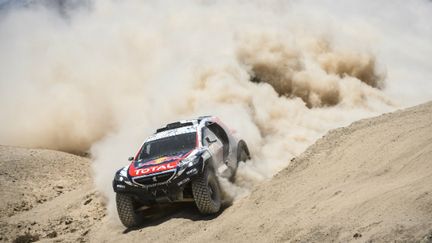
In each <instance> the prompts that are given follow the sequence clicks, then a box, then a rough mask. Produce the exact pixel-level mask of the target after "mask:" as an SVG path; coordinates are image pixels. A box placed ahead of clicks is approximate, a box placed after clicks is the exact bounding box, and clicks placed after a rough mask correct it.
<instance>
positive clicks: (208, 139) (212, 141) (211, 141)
mask: <svg viewBox="0 0 432 243" xmlns="http://www.w3.org/2000/svg"><path fill="white" fill-rule="evenodd" d="M205 140H206V141H207V143H208V144H212V143H216V139H215V140H211V139H210V138H209V137H206V138H205Z"/></svg>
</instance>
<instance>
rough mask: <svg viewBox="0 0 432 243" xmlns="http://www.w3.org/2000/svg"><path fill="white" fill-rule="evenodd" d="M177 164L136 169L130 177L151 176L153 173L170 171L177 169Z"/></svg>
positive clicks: (175, 162)
mask: <svg viewBox="0 0 432 243" xmlns="http://www.w3.org/2000/svg"><path fill="white" fill-rule="evenodd" d="M177 164H178V162H177V161H174V162H170V163H166V164H163V165H156V166H152V167H147V168H143V169H137V170H135V171H134V173H133V174H132V176H140V175H148V174H153V173H157V172H162V171H166V170H172V169H175V168H176V167H177Z"/></svg>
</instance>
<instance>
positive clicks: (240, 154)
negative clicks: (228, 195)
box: [229, 140, 251, 182]
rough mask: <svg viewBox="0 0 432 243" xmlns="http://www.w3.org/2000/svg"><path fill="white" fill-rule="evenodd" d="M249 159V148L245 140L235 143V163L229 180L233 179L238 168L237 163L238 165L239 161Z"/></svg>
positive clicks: (232, 180)
mask: <svg viewBox="0 0 432 243" xmlns="http://www.w3.org/2000/svg"><path fill="white" fill-rule="evenodd" d="M249 159H251V157H250V154H249V149H248V147H247V145H246V142H244V141H243V140H241V141H240V142H239V143H238V145H237V164H236V166H235V168H234V171H233V173H232V175H231V176H230V178H229V180H230V181H231V182H234V181H235V176H236V174H237V169H238V165H239V163H240V161H243V162H246V160H249Z"/></svg>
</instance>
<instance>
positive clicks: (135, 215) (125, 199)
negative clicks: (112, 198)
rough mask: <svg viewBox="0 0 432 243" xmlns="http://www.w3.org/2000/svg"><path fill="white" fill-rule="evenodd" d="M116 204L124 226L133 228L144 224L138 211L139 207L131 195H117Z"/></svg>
mask: <svg viewBox="0 0 432 243" xmlns="http://www.w3.org/2000/svg"><path fill="white" fill-rule="evenodd" d="M116 204H117V212H118V215H119V217H120V221H121V222H122V224H123V225H124V226H126V227H127V228H131V227H136V226H138V225H140V224H142V223H143V218H142V215H141V214H140V213H139V212H138V211H137V209H138V208H139V205H138V203H137V202H136V201H135V200H134V199H133V198H132V197H131V196H130V195H127V194H122V193H116Z"/></svg>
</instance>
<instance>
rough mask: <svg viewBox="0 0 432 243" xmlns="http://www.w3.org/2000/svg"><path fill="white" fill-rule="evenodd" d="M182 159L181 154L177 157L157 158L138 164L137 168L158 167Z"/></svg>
mask: <svg viewBox="0 0 432 243" xmlns="http://www.w3.org/2000/svg"><path fill="white" fill-rule="evenodd" d="M182 157H183V154H180V155H177V156H163V157H160V158H157V159H155V160H150V161H147V162H144V163H139V164H138V167H139V168H140V167H143V166H150V165H158V164H162V163H167V162H172V161H174V160H179V159H181V158H182Z"/></svg>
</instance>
